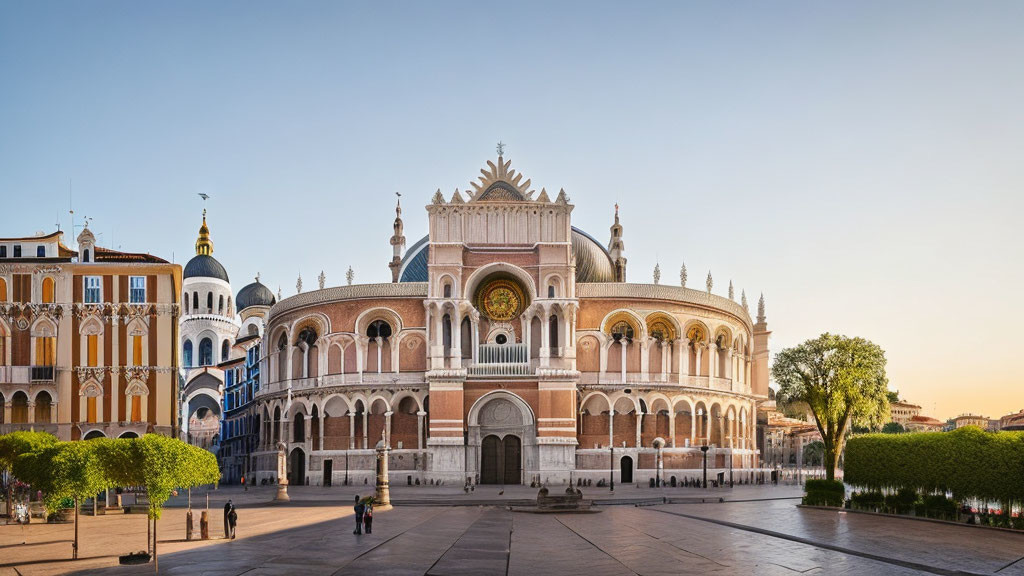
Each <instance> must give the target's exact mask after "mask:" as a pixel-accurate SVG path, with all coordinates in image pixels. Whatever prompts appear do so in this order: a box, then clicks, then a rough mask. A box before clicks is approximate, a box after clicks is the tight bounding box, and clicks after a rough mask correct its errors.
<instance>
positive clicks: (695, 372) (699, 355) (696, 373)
mask: <svg viewBox="0 0 1024 576" xmlns="http://www.w3.org/2000/svg"><path fill="white" fill-rule="evenodd" d="M695 350H696V351H697V357H696V358H695V359H694V360H696V362H697V365H696V366H694V367H693V375H694V376H700V367H701V366H702V365H703V362H701V358H703V357H704V347H703V346H701V345H700V344H697V345H696V346H695Z"/></svg>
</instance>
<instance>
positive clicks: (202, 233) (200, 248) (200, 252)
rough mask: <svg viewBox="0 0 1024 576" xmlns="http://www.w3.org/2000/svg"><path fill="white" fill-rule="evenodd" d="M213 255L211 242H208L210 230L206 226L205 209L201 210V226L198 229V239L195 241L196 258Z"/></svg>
mask: <svg viewBox="0 0 1024 576" xmlns="http://www.w3.org/2000/svg"><path fill="white" fill-rule="evenodd" d="M211 254H213V240H210V228H209V227H207V225H206V208H203V225H202V226H200V227H199V238H197V239H196V256H209V255H211Z"/></svg>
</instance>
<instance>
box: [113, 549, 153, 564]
mask: <svg viewBox="0 0 1024 576" xmlns="http://www.w3.org/2000/svg"><path fill="white" fill-rule="evenodd" d="M149 560H150V556H149V553H147V552H134V553H132V554H125V555H124V556H120V557H118V562H119V563H121V564H149Z"/></svg>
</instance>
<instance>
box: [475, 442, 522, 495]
mask: <svg viewBox="0 0 1024 576" xmlns="http://www.w3.org/2000/svg"><path fill="white" fill-rule="evenodd" d="M522 448H523V443H522V441H521V440H520V439H519V437H518V436H513V435H508V436H505V437H504V438H498V437H497V436H495V435H494V434H491V435H488V436H486V437H485V438H484V439H483V441H482V442H481V443H480V483H481V484H519V483H520V482H521V481H522V474H523V456H522V455H523V450H522Z"/></svg>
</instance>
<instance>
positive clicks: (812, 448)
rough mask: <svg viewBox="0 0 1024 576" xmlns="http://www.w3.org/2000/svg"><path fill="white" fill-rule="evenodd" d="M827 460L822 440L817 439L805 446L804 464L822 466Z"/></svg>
mask: <svg viewBox="0 0 1024 576" xmlns="http://www.w3.org/2000/svg"><path fill="white" fill-rule="evenodd" d="M824 460H825V445H824V444H822V443H821V441H820V440H815V441H814V442H811V443H810V444H808V445H806V446H804V460H803V462H804V464H805V465H807V466H821V465H822V463H823V462H824Z"/></svg>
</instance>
